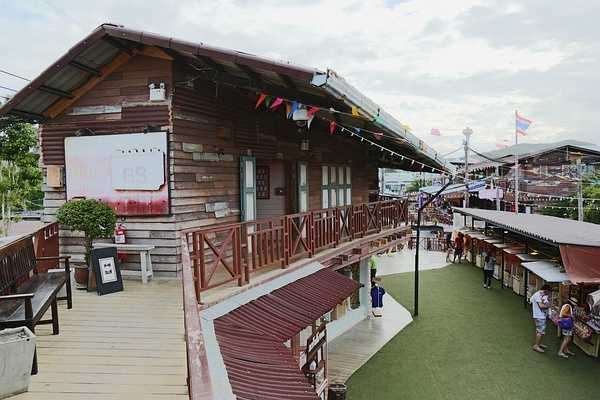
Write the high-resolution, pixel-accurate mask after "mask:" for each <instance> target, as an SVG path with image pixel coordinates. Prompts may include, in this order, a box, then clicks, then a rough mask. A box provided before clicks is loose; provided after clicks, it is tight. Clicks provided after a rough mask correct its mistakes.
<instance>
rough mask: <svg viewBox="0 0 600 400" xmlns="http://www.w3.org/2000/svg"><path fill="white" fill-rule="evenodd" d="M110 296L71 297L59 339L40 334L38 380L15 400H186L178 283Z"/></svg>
mask: <svg viewBox="0 0 600 400" xmlns="http://www.w3.org/2000/svg"><path fill="white" fill-rule="evenodd" d="M124 286H125V291H124V292H121V293H114V294H109V295H105V296H97V295H96V294H95V293H87V292H85V291H80V290H74V291H73V309H72V310H67V309H66V305H65V304H60V305H59V315H60V335H57V336H54V335H52V331H51V326H50V325H40V326H38V329H37V332H36V334H37V338H38V361H39V374H38V375H36V376H32V378H31V384H30V386H29V392H28V393H24V394H21V395H19V396H15V397H13V398H14V399H15V400H46V399H63V400H70V399H87V400H95V399H103V400H113V399H150V400H162V399H165V400H166V399H169V400H171V399H173V400H176V399H188V396H187V385H186V353H185V339H184V327H183V310H182V292H181V282H180V281H179V280H153V281H151V282H150V283H149V284H146V285H142V284H141V282H139V281H133V280H125V281H124Z"/></svg>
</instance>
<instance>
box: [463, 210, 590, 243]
mask: <svg viewBox="0 0 600 400" xmlns="http://www.w3.org/2000/svg"><path fill="white" fill-rule="evenodd" d="M454 210H455V211H457V212H459V213H460V214H466V215H470V216H473V217H475V218H477V219H480V220H482V221H487V222H489V223H491V224H493V225H496V226H499V227H503V228H505V229H507V230H511V231H513V232H516V233H519V234H522V235H526V236H531V237H533V238H537V239H540V240H543V241H546V242H550V243H554V244H576V245H580V246H600V225H598V224H592V223H589V222H579V221H574V220H571V219H565V218H558V217H551V216H548V215H540V214H522V213H518V214H517V213H513V212H508V211H494V210H480V209H475V208H459V207H456V208H454Z"/></svg>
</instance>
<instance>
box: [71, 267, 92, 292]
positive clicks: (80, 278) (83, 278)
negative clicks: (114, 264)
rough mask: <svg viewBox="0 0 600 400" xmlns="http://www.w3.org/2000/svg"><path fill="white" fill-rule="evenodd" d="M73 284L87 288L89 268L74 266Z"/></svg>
mask: <svg viewBox="0 0 600 400" xmlns="http://www.w3.org/2000/svg"><path fill="white" fill-rule="evenodd" d="M74 268H75V282H77V283H78V284H80V285H82V286H84V287H85V286H87V284H88V276H89V273H90V271H89V268H88V266H87V265H76V266H75V267H74Z"/></svg>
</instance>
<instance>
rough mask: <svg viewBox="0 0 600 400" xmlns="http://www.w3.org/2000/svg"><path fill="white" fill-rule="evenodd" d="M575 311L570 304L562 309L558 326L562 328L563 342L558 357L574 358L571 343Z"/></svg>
mask: <svg viewBox="0 0 600 400" xmlns="http://www.w3.org/2000/svg"><path fill="white" fill-rule="evenodd" d="M572 313H573V310H572V309H571V305H570V304H564V305H563V306H562V308H561V309H560V319H559V320H558V326H559V327H560V329H561V331H562V335H563V341H562V343H561V345H560V349H559V350H558V356H559V357H562V358H569V356H574V355H575V353H572V352H571V351H570V350H569V343H571V340H573V316H572Z"/></svg>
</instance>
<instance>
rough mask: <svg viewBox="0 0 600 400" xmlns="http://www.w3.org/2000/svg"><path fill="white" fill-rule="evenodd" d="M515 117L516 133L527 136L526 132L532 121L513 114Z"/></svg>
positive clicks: (516, 113)
mask: <svg viewBox="0 0 600 400" xmlns="http://www.w3.org/2000/svg"><path fill="white" fill-rule="evenodd" d="M515 117H516V125H515V126H516V129H517V133H518V134H519V135H522V136H527V132H526V131H527V129H528V128H529V125H531V122H532V121H531V120H528V119H527V118H525V117H523V116H521V115H519V113H518V112H515Z"/></svg>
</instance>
